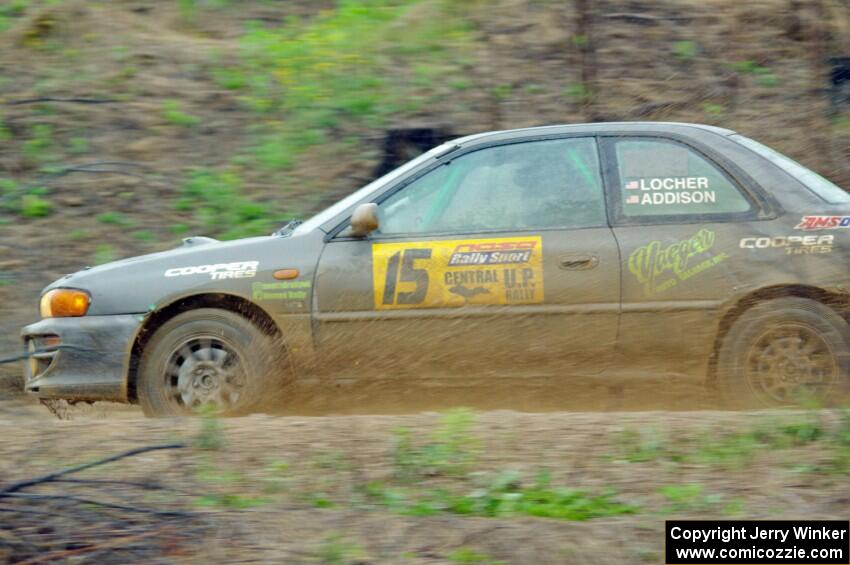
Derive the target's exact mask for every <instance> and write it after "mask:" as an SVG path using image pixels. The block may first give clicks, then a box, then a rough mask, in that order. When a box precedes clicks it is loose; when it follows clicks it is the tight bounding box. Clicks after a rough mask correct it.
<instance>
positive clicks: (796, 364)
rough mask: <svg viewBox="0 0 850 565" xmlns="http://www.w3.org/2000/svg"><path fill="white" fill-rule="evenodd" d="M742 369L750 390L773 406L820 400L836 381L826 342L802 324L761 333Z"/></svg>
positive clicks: (834, 363)
mask: <svg viewBox="0 0 850 565" xmlns="http://www.w3.org/2000/svg"><path fill="white" fill-rule="evenodd" d="M746 368H747V379H748V382H749V385H750V387H751V388H752V389H753V391H754V392H755V393H756V394H757V395H759V396H761V397H762V398H763V399H765V400H767V401H769V402H770V403H773V404H777V403H778V404H793V403H796V402H799V401H800V400H803V399H805V398H806V397H807V396H812V395H814V396H816V397H823V395H825V394H826V393H827V392H828V391H829V390H830V389H831V388H832V387H834V386H836V385H837V384H838V382H839V380H840V371H839V367H838V362H837V360H836V359H835V355H834V354H833V351H832V348H831V347H830V345H829V343H828V342H827V341H826V340H825V339H824V338H823V337H822V336H821V335H820V333H819V332H818V331H817V330H815V329H814V328H811V327H809V326H807V325H803V324H792V323H787V324H781V325H778V326H775V327H772V328H770V329H769V330H767V331H765V332H764V333H762V334H761V335H760V336H759V337H758V338H757V339H756V340H755V341H754V342H753V345H752V346H751V347H750V351H749V354H748V356H747V365H746Z"/></svg>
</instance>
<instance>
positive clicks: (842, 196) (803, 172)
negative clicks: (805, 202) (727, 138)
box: [731, 134, 850, 204]
mask: <svg viewBox="0 0 850 565" xmlns="http://www.w3.org/2000/svg"><path fill="white" fill-rule="evenodd" d="M731 137H732V139H734V140H735V141H737V142H738V143H740V144H741V145H744V146H746V147H748V148H750V149H752V150H753V151H755V152H756V153H758V154H759V155H761V156H762V157H764V158H765V159H767V160H768V161H770V162H771V163H773V164H774V165H777V166H778V167H779V168H780V169H782V170H783V171H785V172H786V173H788V174H789V175H791V176H792V177H794V178H795V179H797V180H798V181H800V182H801V183H803V184H804V185H805V186H806V188H808V189H809V190H810V191H812V192H814V193H815V194H816V195H818V196H819V197H821V198H822V199H823V200H825V201H827V202H829V203H830V204H848V203H850V194H848V193H847V192H846V191H845V190H844V189H842V188H841V187H839V186H837V185H835V184H833V183H831V182H829V181H828V180H826V179H825V178H823V177H822V176H820V175H819V174H817V173H816V172H814V171H812V170H811V169H807V168H806V167H804V166H803V165H801V164H800V163H798V162H797V161H794V160H793V159H789V158H788V157H786V156H785V155H783V154H781V153H779V152H777V151H774V150H773V149H771V148H770V147H767V146H766V145H762V144H761V143H759V142H758V141H753V140H752V139H750V138H748V137H744V136H743V135H737V134H736V135H733V136H731Z"/></svg>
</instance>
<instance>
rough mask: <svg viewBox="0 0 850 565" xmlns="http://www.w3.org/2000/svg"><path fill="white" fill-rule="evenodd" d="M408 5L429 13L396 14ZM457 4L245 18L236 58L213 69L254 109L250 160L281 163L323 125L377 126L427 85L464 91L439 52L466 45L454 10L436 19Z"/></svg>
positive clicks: (386, 2)
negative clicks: (275, 21) (280, 20)
mask: <svg viewBox="0 0 850 565" xmlns="http://www.w3.org/2000/svg"><path fill="white" fill-rule="evenodd" d="M416 5H419V6H426V7H427V8H429V9H430V10H431V13H430V14H428V17H421V18H415V19H414V18H411V19H410V21H407V20H404V17H405V14H407V13H408V11H409V10H410V9H411V8H412V7H413V6H416ZM455 11H456V10H455V8H453V3H452V2H448V1H446V0H341V1H340V2H339V3H338V4H337V6H336V8H335V9H331V10H326V11H323V12H322V13H321V14H320V15H318V16H316V17H314V18H312V19H310V20H301V19H298V18H289V19H287V20H286V21H285V23H284V24H283V25H281V26H279V27H277V28H274V27H269V26H267V25H261V24H257V23H252V24H250V25H249V27H248V29H247V31H246V33H245V34H244V36H243V37H242V38H241V40H240V49H239V52H238V53H237V56H236V58H235V60H234V61H231V62H229V63H228V64H220V65H217V66H215V67H214V68H213V69H212V70H211V75H212V78H213V80H214V81H215V82H216V84H218V85H219V86H220V87H221V88H225V89H228V90H234V91H238V92H239V94H240V100H241V101H242V102H243V104H244V105H245V106H247V107H248V108H250V109H252V110H253V111H255V112H256V113H257V114H258V118H257V122H258V123H259V124H260V127H259V128H258V133H257V139H256V142H255V143H254V146H253V149H252V150H251V152H250V154H251V155H252V157H253V158H254V159H255V160H256V163H257V164H258V165H259V166H261V167H263V168H265V169H270V170H288V169H291V168H292V167H293V166H294V164H295V161H296V159H297V157H298V156H299V155H300V154H301V153H302V152H304V151H305V150H307V149H308V148H310V147H313V146H316V145H319V144H323V143H326V142H327V140H328V139H329V137H330V135H329V133H330V132H331V130H334V129H339V128H341V127H343V128H344V127H346V126H349V125H355V124H359V125H360V126H363V125H365V126H367V127H380V126H381V124H383V123H385V122H386V120H387V118H388V117H389V116H390V115H393V114H397V113H398V112H399V110H401V109H403V108H407V109H415V108H418V107H421V104H422V103H423V102H421V101H420V100H419V98H422V97H423V96H424V94H422V92H423V91H426V92H427V91H428V90H430V89H432V88H433V85H435V84H446V83H452V84H454V85H455V87H458V85H459V88H468V79H467V78H466V76H465V75H466V73H465V72H464V70H463V69H462V68H461V65H459V64H457V63H455V62H454V61H455V60H456V59H458V57H456V56H447V53H448V52H453V55H456V54H458V53H459V52H460V51H462V50H463V48H464V46H466V45H469V44H471V37H472V36H471V34H470V29H469V25H468V24H467V23H466V20H465V19H464V17H463V14H462V13H458V14H457V17H453V18H447V17H442V16H446V15H447V14H449V13H454V12H455ZM402 20H404V21H403V23H402ZM447 61H448V63H447ZM399 69H403V70H409V71H410V72H411V73H412V75H413V77H412V79H413V80H408V77H407V75H406V73H405V72H402V73H399ZM464 81H465V82H466V83H467V86H464Z"/></svg>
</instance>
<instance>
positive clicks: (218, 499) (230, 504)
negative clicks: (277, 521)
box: [195, 493, 267, 510]
mask: <svg viewBox="0 0 850 565" xmlns="http://www.w3.org/2000/svg"><path fill="white" fill-rule="evenodd" d="M266 502H267V500H266V499H264V498H259V497H254V496H243V495H239V494H232V493H226V494H207V495H204V496H201V497H198V498H197V499H196V500H195V504H196V505H197V506H209V507H216V508H226V509H228V510H244V509H246V508H254V507H256V506H260V505H262V504H265V503H266Z"/></svg>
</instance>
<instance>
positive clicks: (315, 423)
mask: <svg viewBox="0 0 850 565" xmlns="http://www.w3.org/2000/svg"><path fill="white" fill-rule="evenodd" d="M98 409H99V408H98V407H95V408H93V409H90V411H89V412H78V413H76V414H75V415H74V419H72V420H70V421H59V420H56V419H52V418H49V417H46V415H45V412H43V411H41V409H40V408H37V407H34V406H33V405H31V404H27V403H23V402H20V401H18V402H5V403H2V404H0V477H2V479H0V492H2V489H3V488H4V486H5V485H8V484H10V483H12V482H13V481H16V480H21V479H24V478H29V477H33V476H37V475H40V474H44V473H48V472H50V471H53V470H57V469H61V468H65V467H68V466H72V465H76V464H79V463H83V462H88V461H93V460H96V459H98V458H101V457H105V456H107V455H111V454H114V453H118V452H121V451H123V450H126V449H128V448H132V447H139V446H145V445H154V444H163V443H174V442H184V443H186V444H187V447H185V448H182V449H173V450H165V451H159V452H151V453H146V454H142V455H139V456H137V457H130V458H126V459H123V460H120V461H117V462H115V463H111V464H109V465H103V466H98V467H95V468H93V469H91V470H88V471H84V472H82V473H79V474H77V475H74V476H76V477H77V478H78V479H86V480H101V481H102V480H120V481H128V483H127V484H123V483H122V484H110V483H91V484H88V483H56V484H52V483H51V484H44V485H39V486H36V487H32V488H31V489H28V490H27V491H26V492H30V493H42V494H43V493H52V494H61V495H69V494H73V495H75V496H79V497H84V498H90V499H96V500H99V501H109V502H113V503H120V504H123V505H130V506H133V507H137V508H156V509H158V510H160V511H163V510H168V511H180V512H189V513H191V516H186V517H180V518H173V517H171V518H168V517H166V518H158V519H157V520H155V521H150V522H149V523H148V525H147V526H145V525H144V524H143V523H142V522H141V521H140V520H142V518H139V517H138V514H137V513H134V512H129V515H131V516H133V517H134V518H133V520H131V519H130V518H128V517H127V515H128V513H127V512H125V511H122V510H115V509H103V510H102V513H101V514H99V515H98V516H96V517H92V516H86V517H85V519H87V520H89V522H86V523H87V524H90V525H89V526H87V527H85V528H84V527H82V526H80V523H81V522H80V517H79V516H78V514H79V513H81V512H89V513H92V512H94V510H93V508H96V507H94V506H91V505H88V506H87V505H83V506H80V505H75V504H73V503H67V504H66V503H65V502H62V501H61V500H60V501H55V500H48V501H42V500H33V499H30V498H23V499H16V498H13V499H10V498H3V497H2V496H0V512H3V513H4V515H5V518H4V519H3V520H2V521H0V559H3V558H7V559H13V558H20V559H23V558H32V557H37V556H39V555H41V556H44V555H47V556H50V555H56V553H49V552H59V553H58V554H59V555H61V554H62V552H68V551H71V552H76V553H75V555H76V556H77V558H79V559H81V560H83V562H86V559H89V560H91V561H92V562H95V561H96V562H109V561H114V562H120V561H122V560H123V561H126V560H127V559H129V558H134V559H141V558H145V559H160V560H164V561H165V562H168V561H173V562H187V563H194V562H201V561H208V562H209V561H212V562H231V561H240V560H253V561H257V562H287V563H471V562H481V563H643V562H646V563H658V562H659V561H660V559H661V555H662V550H663V541H662V534H663V524H664V520H665V519H666V518H669V517H672V516H682V517H686V516H691V517H701V518H707V517H718V518H731V517H734V518H768V517H769V518H792V517H793V518H803V517H811V518H834V519H846V518H847V513H848V510H850V497H848V491H847V484H848V481H847V479H848V472H849V471H850V417H848V415H847V414H842V413H841V412H838V411H827V410H824V411H816V412H773V411H770V412H752V413H730V412H718V411H692V412H655V411H645V412H609V413H604V412H575V413H567V412H552V413H535V414H532V413H521V412H516V411H504V410H496V411H489V412H473V411H470V410H452V411H448V412H443V413H435V412H424V413H420V414H414V415H405V416H398V415H396V416H374V415H372V416H368V415H363V416H350V415H337V416H323V417H308V416H267V415H256V416H252V417H247V418H238V419H228V420H218V419H214V418H197V419H173V420H144V419H140V418H139V417H138V416H137V414H136V413H134V412H132V411H126V410H125V411H123V412H122V414H121V416H122V417H119V418H115V417H110V418H108V419H105V418H103V417H102V416H104V415H107V414H106V413H105V412H103V413H98ZM103 410H106V409H105V408H104V409H103ZM108 415H110V416H119V414H118V413H114V412H113V413H110V414H108ZM141 484H144V485H148V487H146V488H141V487H139V486H138V485H141ZM134 485H135V486H134ZM532 500H533V501H534V504H531V502H530V501H532ZM507 501H512V502H510V503H508V502H507ZM517 501H519V502H517ZM66 502H67V501H66ZM39 504H42V505H45V504H49V505H50V506H49V509H50V515H49V516H44V517H38V518H34V517H33V515H32V512H36V511H38V510H39ZM68 504H70V505H68ZM511 504H513V506H511ZM27 512H29V513H27ZM166 525H167V526H168V527H167V528H166V527H165V526H166ZM145 527H147V528H148V530H144V528H145ZM104 528H106V529H108V530H109V532H110V534H109V536H108V537H103V536H104V535H105V534H103V531H104ZM157 528H159V529H157ZM134 532H135V533H134ZM138 532H142V533H138ZM145 532H146V533H145ZM131 534H132V535H131ZM134 536H135V537H134ZM140 536H141V537H140ZM106 539H108V540H112V542H110V543H112V545H108V544H106V542H105V541H104V540H106ZM115 540H117V541H115ZM105 544H106V545H105ZM69 548H70V549H69Z"/></svg>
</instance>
